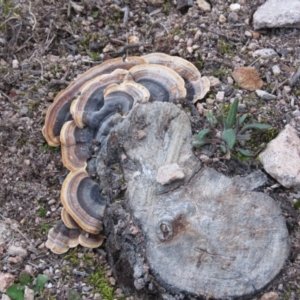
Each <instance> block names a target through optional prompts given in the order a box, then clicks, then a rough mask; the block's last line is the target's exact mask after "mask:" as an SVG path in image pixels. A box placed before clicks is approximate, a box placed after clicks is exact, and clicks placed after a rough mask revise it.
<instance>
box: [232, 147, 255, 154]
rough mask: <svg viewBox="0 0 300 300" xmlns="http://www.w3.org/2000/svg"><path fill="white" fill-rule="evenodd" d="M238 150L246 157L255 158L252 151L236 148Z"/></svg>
mask: <svg viewBox="0 0 300 300" xmlns="http://www.w3.org/2000/svg"><path fill="white" fill-rule="evenodd" d="M236 150H237V151H238V152H240V153H241V154H242V155H244V156H253V153H252V152H251V151H250V150H247V149H242V148H236Z"/></svg>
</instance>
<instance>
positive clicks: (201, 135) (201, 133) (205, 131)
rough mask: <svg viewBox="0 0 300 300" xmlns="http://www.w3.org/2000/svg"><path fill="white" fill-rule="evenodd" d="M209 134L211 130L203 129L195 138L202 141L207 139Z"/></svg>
mask: <svg viewBox="0 0 300 300" xmlns="http://www.w3.org/2000/svg"><path fill="white" fill-rule="evenodd" d="M209 133H210V129H202V130H201V131H199V132H198V133H197V134H196V135H194V137H195V138H196V139H200V140H201V139H203V138H205V137H206V136H207V135H208V134H209Z"/></svg>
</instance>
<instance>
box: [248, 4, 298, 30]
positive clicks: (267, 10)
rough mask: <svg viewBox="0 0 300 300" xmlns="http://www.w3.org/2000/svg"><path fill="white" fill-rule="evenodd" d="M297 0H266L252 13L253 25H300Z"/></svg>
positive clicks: (258, 26)
mask: <svg viewBox="0 0 300 300" xmlns="http://www.w3.org/2000/svg"><path fill="white" fill-rule="evenodd" d="M299 11H300V1H299V0H285V1H282V0H268V1H266V2H265V3H264V4H263V5H261V6H260V7H259V8H258V9H257V10H256V12H255V13H254V15H253V27H254V29H255V30H257V29H260V28H265V27H267V28H274V27H298V28H299V27H300V13H299Z"/></svg>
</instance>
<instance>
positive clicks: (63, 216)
mask: <svg viewBox="0 0 300 300" xmlns="http://www.w3.org/2000/svg"><path fill="white" fill-rule="evenodd" d="M61 219H62V221H63V222H64V224H65V225H66V226H67V227H68V228H69V229H76V228H80V227H79V226H78V224H77V223H76V222H75V221H74V219H73V218H72V217H71V216H70V215H69V214H68V212H67V211H66V209H65V208H63V209H62V210H61Z"/></svg>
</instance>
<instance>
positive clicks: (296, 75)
mask: <svg viewBox="0 0 300 300" xmlns="http://www.w3.org/2000/svg"><path fill="white" fill-rule="evenodd" d="M299 77H300V66H299V68H298V70H297V72H296V73H294V74H293V75H292V76H291V77H290V79H289V85H290V86H291V87H292V86H294V85H295V84H296V81H297V80H298V79H299Z"/></svg>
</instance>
